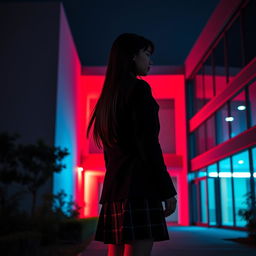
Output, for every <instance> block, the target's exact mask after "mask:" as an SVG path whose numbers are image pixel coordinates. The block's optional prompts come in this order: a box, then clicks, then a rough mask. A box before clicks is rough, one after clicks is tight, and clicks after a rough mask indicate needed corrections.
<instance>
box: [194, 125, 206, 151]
mask: <svg viewBox="0 0 256 256" xmlns="http://www.w3.org/2000/svg"><path fill="white" fill-rule="evenodd" d="M195 140H196V141H195V143H196V145H195V146H196V155H197V156H198V155H200V154H203V153H204V152H205V151H206V141H205V123H202V124H201V125H200V126H199V127H198V128H197V129H196V130H195Z"/></svg>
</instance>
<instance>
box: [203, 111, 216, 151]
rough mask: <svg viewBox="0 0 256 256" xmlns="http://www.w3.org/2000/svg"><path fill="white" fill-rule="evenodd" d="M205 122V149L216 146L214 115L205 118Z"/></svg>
mask: <svg viewBox="0 0 256 256" xmlns="http://www.w3.org/2000/svg"><path fill="white" fill-rule="evenodd" d="M205 123H206V132H207V135H206V136H207V137H206V140H207V141H206V144H207V150H209V149H211V148H213V147H215V146H216V129H215V115H213V116H211V117H210V118H209V119H207V121H206V122H205Z"/></svg>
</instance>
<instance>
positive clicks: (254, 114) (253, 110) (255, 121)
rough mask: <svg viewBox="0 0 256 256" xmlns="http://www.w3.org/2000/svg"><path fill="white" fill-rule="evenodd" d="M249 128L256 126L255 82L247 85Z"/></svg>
mask: <svg viewBox="0 0 256 256" xmlns="http://www.w3.org/2000/svg"><path fill="white" fill-rule="evenodd" d="M249 102H250V118H251V126H254V125H256V82H254V83H252V84H250V85H249Z"/></svg>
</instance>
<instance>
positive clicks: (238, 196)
mask: <svg viewBox="0 0 256 256" xmlns="http://www.w3.org/2000/svg"><path fill="white" fill-rule="evenodd" d="M253 24H256V1H221V2H220V4H219V5H218V7H217V8H216V10H215V12H214V13H213V14H212V16H211V18H210V19H209V21H208V23H207V25H206V26H205V28H204V30H203V31H202V33H201V35H200V37H199V38H198V40H197V43H196V44H195V45H194V47H193V49H192V51H191V52H190V54H189V56H188V57H187V59H186V61H185V71H186V73H185V77H186V78H185V79H186V89H187V110H188V123H189V131H188V135H189V174H188V179H189V188H190V189H189V191H190V192H189V195H190V206H191V216H190V222H191V223H193V224H198V225H206V226H223V227H238V228H239V227H244V226H245V224H246V223H245V221H244V220H243V219H242V218H241V216H239V214H238V211H239V209H241V208H246V205H245V204H244V202H245V200H246V197H245V194H246V193H248V192H251V193H252V198H253V201H254V202H255V188H256V183H255V178H256V145H255V144H256V126H255V124H256V110H255V106H256V82H255V74H256V58H255V56H256V47H255V45H256V37H255V33H254V31H255V28H254V25H253Z"/></svg>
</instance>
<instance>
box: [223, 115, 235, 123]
mask: <svg viewBox="0 0 256 256" xmlns="http://www.w3.org/2000/svg"><path fill="white" fill-rule="evenodd" d="M225 121H226V122H232V121H234V117H233V116H227V117H225Z"/></svg>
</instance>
